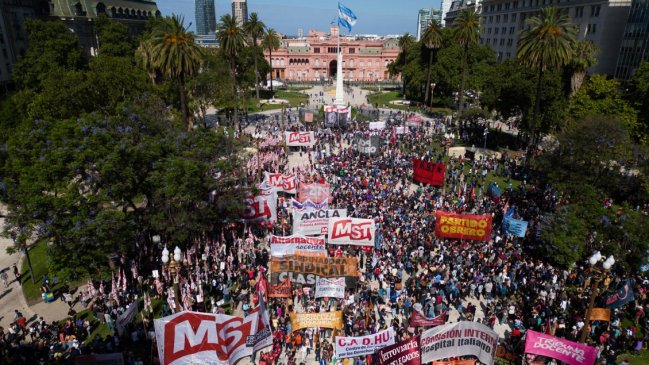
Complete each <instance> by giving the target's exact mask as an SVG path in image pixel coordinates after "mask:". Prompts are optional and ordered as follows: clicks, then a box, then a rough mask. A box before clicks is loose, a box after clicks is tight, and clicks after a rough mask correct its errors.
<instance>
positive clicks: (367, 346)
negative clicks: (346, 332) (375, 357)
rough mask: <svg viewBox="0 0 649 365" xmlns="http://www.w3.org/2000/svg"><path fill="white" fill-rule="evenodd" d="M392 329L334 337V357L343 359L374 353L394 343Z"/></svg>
mask: <svg viewBox="0 0 649 365" xmlns="http://www.w3.org/2000/svg"><path fill="white" fill-rule="evenodd" d="M394 342H395V339H394V329H393V328H392V327H390V328H388V329H387V330H384V331H381V332H377V333H375V334H373V335H367V336H360V337H341V336H338V337H336V358H338V359H344V358H348V357H355V356H365V355H369V354H374V353H376V352H377V351H378V350H380V349H382V348H384V347H385V346H390V345H394Z"/></svg>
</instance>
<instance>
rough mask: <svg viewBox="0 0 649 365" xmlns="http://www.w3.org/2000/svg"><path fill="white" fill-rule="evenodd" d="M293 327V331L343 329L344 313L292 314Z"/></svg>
mask: <svg viewBox="0 0 649 365" xmlns="http://www.w3.org/2000/svg"><path fill="white" fill-rule="evenodd" d="M290 317H291V327H292V328H293V331H299V330H301V329H303V328H315V327H322V328H332V329H337V330H339V329H342V328H343V312H342V311H335V312H320V313H291V314H290Z"/></svg>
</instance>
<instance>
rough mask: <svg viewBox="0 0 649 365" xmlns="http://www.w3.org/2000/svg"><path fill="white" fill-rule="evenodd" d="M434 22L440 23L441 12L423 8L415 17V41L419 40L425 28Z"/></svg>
mask: <svg viewBox="0 0 649 365" xmlns="http://www.w3.org/2000/svg"><path fill="white" fill-rule="evenodd" d="M433 20H435V21H437V23H439V24H441V23H442V11H441V10H439V9H434V8H424V9H420V10H419V15H418V16H417V40H420V39H421V36H422V35H423V34H424V32H425V31H426V28H428V26H429V25H430V23H431V22H432V21H433Z"/></svg>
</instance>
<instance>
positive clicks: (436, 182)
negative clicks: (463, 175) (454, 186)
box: [412, 158, 446, 186]
mask: <svg viewBox="0 0 649 365" xmlns="http://www.w3.org/2000/svg"><path fill="white" fill-rule="evenodd" d="M412 168H413V175H412V179H413V180H414V181H418V182H422V183H424V184H429V185H433V186H442V185H444V172H445V171H446V165H444V164H442V163H432V162H428V161H425V160H419V159H416V158H413V159H412Z"/></svg>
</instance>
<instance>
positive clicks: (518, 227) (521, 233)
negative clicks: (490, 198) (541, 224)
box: [502, 215, 527, 237]
mask: <svg viewBox="0 0 649 365" xmlns="http://www.w3.org/2000/svg"><path fill="white" fill-rule="evenodd" d="M502 228H503V230H504V231H505V232H507V233H509V234H512V235H514V236H516V237H525V232H527V221H524V220H520V219H514V218H512V217H511V215H510V216H507V215H505V218H503V223H502Z"/></svg>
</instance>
